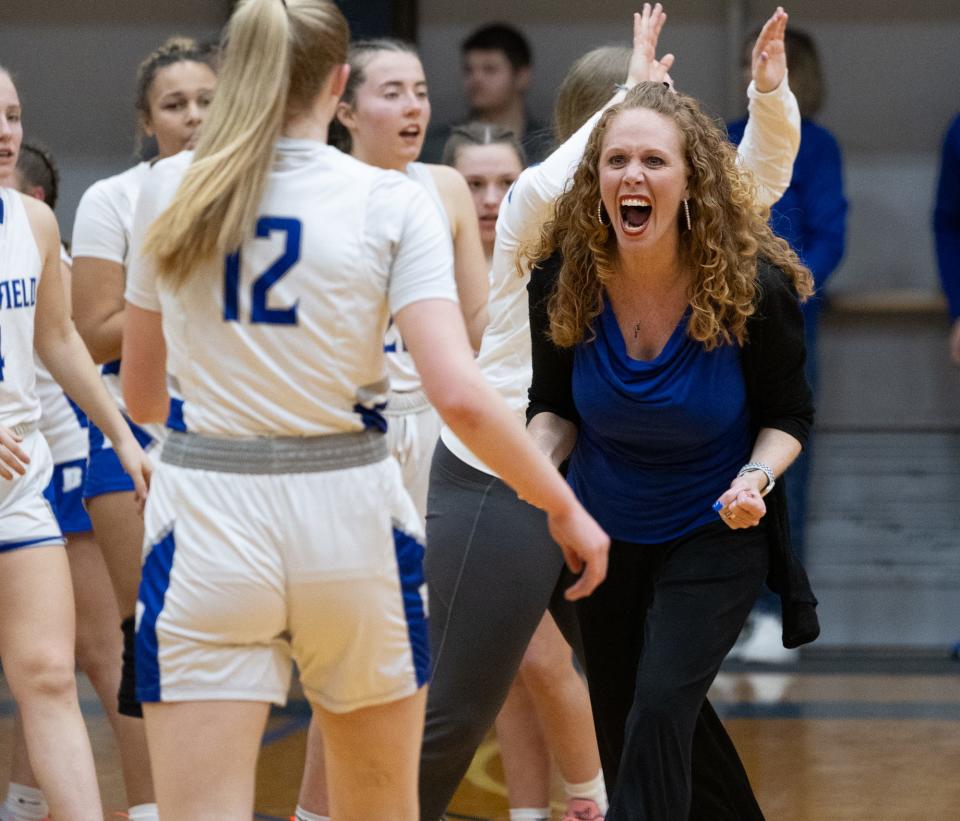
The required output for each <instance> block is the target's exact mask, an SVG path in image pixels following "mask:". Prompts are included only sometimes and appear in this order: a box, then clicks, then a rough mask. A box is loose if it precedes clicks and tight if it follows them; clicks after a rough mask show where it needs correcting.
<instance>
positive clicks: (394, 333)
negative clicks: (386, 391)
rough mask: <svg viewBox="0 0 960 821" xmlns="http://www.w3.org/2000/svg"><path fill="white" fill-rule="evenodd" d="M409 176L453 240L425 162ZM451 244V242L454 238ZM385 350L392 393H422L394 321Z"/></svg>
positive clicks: (411, 166) (411, 165)
mask: <svg viewBox="0 0 960 821" xmlns="http://www.w3.org/2000/svg"><path fill="white" fill-rule="evenodd" d="M407 176H408V177H410V179H411V180H414V181H415V182H418V183H420V185H422V186H423V188H424V190H425V191H426V192H427V193H428V194H429V195H430V199H431V200H433V203H434V205H436V207H437V212H438V213H439V214H440V218H441V219H442V220H443V225H444V227H445V228H446V229H447V236H448V237H452V233H453V232H452V229H451V227H450V217H448V216H447V209H446V207H445V206H444V204H443V199H442V198H441V197H440V191H439V190H438V188H437V183H436V181H435V180H434V179H433V174H432V173H431V172H430V168H429V166H427V165H424V163H422V162H412V163H409V164H408V165H407ZM451 242H452V239H451ZM383 350H384V353H386V355H387V374H388V375H389V376H390V390H392V391H396V392H398V393H410V392H412V391H418V390H420V374H418V373H417V366H416V365H414V364H413V357H412V356H410V354H409V352H408V351H407V349H406V347H405V346H404V344H403V339H401V337H400V331H399V330H398V329H397V326H396V325H394V324H393V322H392V321H391V322H390V324H389V326H388V327H387V333H386V334H385V335H384V338H383Z"/></svg>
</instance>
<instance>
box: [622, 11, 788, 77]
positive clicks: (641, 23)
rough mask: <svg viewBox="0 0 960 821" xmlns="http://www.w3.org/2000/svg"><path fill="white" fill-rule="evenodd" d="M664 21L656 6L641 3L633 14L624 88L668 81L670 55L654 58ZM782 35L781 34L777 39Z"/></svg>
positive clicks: (662, 12) (670, 64) (663, 14)
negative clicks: (649, 81) (630, 52)
mask: <svg viewBox="0 0 960 821" xmlns="http://www.w3.org/2000/svg"><path fill="white" fill-rule="evenodd" d="M666 21H667V13H666V12H665V11H664V10H663V6H661V5H660V4H659V3H657V4H656V5H655V6H653V7H651V6H650V4H649V3H644V4H643V11H642V12H639V13H634V15H633V54H631V55H630V65H629V66H628V67H627V81H626V84H627V87H628V88H633V87H634V86H635V85H636V84H637V83H642V82H643V81H644V80H652V81H654V82H657V83H663V82H672V81H671V80H670V75H669V73H668V72H669V71H670V67H671V66H672V65H673V59H674V58H673V55H672V54H665V55H664V56H663V57H661V58H660V59H659V60H658V59H657V40H659V39H660V31H661V29H663V24H664V23H665V22H666ZM782 36H783V35H782V34H781V38H782ZM781 44H782V43H781Z"/></svg>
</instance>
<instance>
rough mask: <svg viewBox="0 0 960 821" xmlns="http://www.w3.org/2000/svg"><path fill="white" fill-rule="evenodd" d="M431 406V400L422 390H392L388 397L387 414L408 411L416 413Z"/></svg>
mask: <svg viewBox="0 0 960 821" xmlns="http://www.w3.org/2000/svg"><path fill="white" fill-rule="evenodd" d="M429 407H430V400H429V399H427V395H426V394H425V393H424V392H423V391H422V390H419V391H390V396H389V398H388V399H387V407H386V410H384V412H383V413H384V415H385V416H401V415H403V414H407V413H416V412H417V411H422V410H426V409H427V408H429Z"/></svg>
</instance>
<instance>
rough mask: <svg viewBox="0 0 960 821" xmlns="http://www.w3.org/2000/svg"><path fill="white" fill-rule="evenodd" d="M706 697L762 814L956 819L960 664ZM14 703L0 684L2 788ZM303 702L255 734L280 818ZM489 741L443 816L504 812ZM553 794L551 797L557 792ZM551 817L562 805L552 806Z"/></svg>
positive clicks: (739, 684)
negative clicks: (723, 725) (728, 733)
mask: <svg viewBox="0 0 960 821" xmlns="http://www.w3.org/2000/svg"><path fill="white" fill-rule="evenodd" d="M81 697H82V700H83V706H84V711H85V713H86V714H87V715H88V718H89V725H90V731H91V735H92V737H93V742H94V746H95V749H96V753H97V765H98V769H99V772H100V778H101V789H102V792H103V796H104V802H105V808H106V809H107V810H108V817H110V816H111V815H112V813H113V812H114V811H116V810H120V809H122V808H123V798H122V785H121V783H120V779H119V777H118V775H117V758H116V751H115V749H114V747H113V742H112V739H111V738H110V734H109V730H108V728H107V727H106V722H105V720H104V718H103V716H102V713H101V711H100V708H99V706H98V705H97V703H96V700H95V698H94V697H93V694H92V691H91V690H90V689H89V687H87V686H86V685H85V683H84V682H81ZM711 698H712V700H713V701H714V703H715V704H716V705H717V707H718V710H719V711H720V712H721V714H722V715H723V716H724V717H725V719H726V721H727V725H728V727H729V729H730V731H731V734H732V735H733V737H734V740H735V741H736V743H737V747H738V749H739V750H740V753H741V756H742V757H743V760H744V763H745V764H746V767H747V771H748V772H749V774H750V777H751V780H752V781H753V783H754V787H755V789H756V791H757V795H758V797H759V800H760V804H761V806H762V807H763V809H764V812H765V814H766V815H767V818H768V819H770V821H774V820H776V821H847V819H851V820H852V819H863V820H864V821H957V819H960V663H958V662H950V661H948V660H932V659H916V658H914V659H909V658H902V659H898V658H890V657H880V658H872V659H871V658H867V659H864V658H862V657H855V658H845V657H844V656H843V654H833V656H832V657H829V658H816V657H814V658H812V659H809V660H808V659H804V660H803V661H802V662H801V663H800V664H799V665H797V667H796V668H795V669H791V670H788V671H781V672H769V671H763V670H759V669H756V668H754V669H750V668H743V667H737V666H732V667H729V668H727V669H725V671H724V672H723V673H721V675H720V677H719V678H718V680H717V683H716V685H715V687H714V690H713V692H712V693H711ZM11 711H12V704H11V701H10V697H9V692H8V691H7V690H6V687H5V684H4V683H3V681H2V679H0V785H3V784H5V782H6V775H5V773H6V772H7V766H8V759H9V735H10V724H11V720H10V717H11ZM307 721H308V715H307V709H306V705H305V704H304V703H303V701H302V700H300V699H296V698H295V699H292V700H291V702H290V704H289V705H288V706H287V707H286V708H285V709H284V710H279V711H276V713H275V714H274V715H273V716H272V717H271V720H270V724H269V727H268V730H267V733H266V734H265V736H264V740H263V754H262V756H261V762H260V771H259V775H258V792H257V815H256V818H258V819H264V820H265V821H272V820H274V819H279V820H280V821H286V819H287V818H289V816H290V813H291V812H292V810H293V807H294V804H295V799H296V793H297V786H298V783H299V779H300V769H301V766H302V760H303V751H304V743H305V729H306V725H307ZM504 796H505V790H504V786H503V775H502V771H501V768H500V760H499V755H498V750H497V744H496V739H495V738H493V737H492V736H491V737H490V738H489V739H488V740H487V741H486V742H485V743H484V745H483V746H482V747H481V749H480V750H479V752H478V754H477V756H476V758H475V760H474V763H473V766H472V767H471V770H470V772H469V774H468V776H467V778H466V779H465V781H464V783H463V784H462V785H461V788H460V791H459V792H458V794H457V797H456V800H455V802H454V804H453V805H452V807H451V816H450V817H451V818H459V819H490V820H491V821H493V819H498V820H499V819H507V818H508V815H507V804H506V800H505V797H504ZM557 798H559V796H557ZM555 806H556V809H557V810H558V812H557V817H559V810H560V809H561V805H560V804H559V802H558V803H556V805H555Z"/></svg>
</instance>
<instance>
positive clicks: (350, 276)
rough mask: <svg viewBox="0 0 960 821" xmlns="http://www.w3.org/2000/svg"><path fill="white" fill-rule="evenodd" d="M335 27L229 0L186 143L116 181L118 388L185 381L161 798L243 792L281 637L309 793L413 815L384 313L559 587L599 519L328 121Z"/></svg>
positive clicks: (149, 597) (163, 676)
mask: <svg viewBox="0 0 960 821" xmlns="http://www.w3.org/2000/svg"><path fill="white" fill-rule="evenodd" d="M348 39H349V32H348V30H347V26H346V22H345V20H344V19H343V16H342V15H341V13H340V12H339V11H338V10H337V8H336V6H335V5H334V4H333V3H332V2H325V0H286V2H280V0H243V2H241V3H240V4H239V5H238V6H237V9H236V11H235V12H234V14H233V17H232V19H231V22H230V24H229V27H228V31H227V35H226V43H227V46H226V54H225V58H224V63H223V69H222V73H221V83H220V90H219V92H218V96H217V98H216V100H215V101H214V103H213V105H212V108H211V112H210V116H209V119H208V122H207V125H206V128H205V132H204V134H203V135H202V136H201V139H200V142H199V144H198V149H197V152H196V155H195V156H193V157H192V158H191V157H190V155H181V156H179V157H175V158H171V159H170V160H167V161H164V162H160V163H159V164H157V166H156V167H155V168H154V169H152V170H151V172H150V175H149V176H150V179H149V182H148V183H147V184H146V186H145V188H144V190H143V191H142V193H141V197H140V201H139V203H138V209H137V216H136V220H135V222H136V225H137V228H135V232H134V234H135V237H134V246H135V249H136V250H135V251H134V261H133V264H132V266H131V272H130V281H129V283H128V286H127V292H126V293H127V308H126V311H125V317H124V323H125V324H124V332H123V358H124V362H125V365H124V369H123V373H122V378H123V386H124V397H125V399H126V400H127V404H128V408H129V411H130V413H131V416H132V417H133V419H134V421H138V422H144V423H146V422H158V421H160V420H162V418H163V417H164V415H165V414H166V412H167V406H168V403H169V396H168V393H167V388H166V384H167V382H166V376H167V373H168V372H169V373H170V376H171V378H172V379H173V380H175V381H176V382H177V384H178V385H179V388H180V391H181V393H182V397H183V403H184V404H183V415H182V420H183V425H182V427H183V428H184V430H183V431H182V432H172V433H171V434H170V436H169V438H168V439H167V441H166V443H165V445H164V449H163V454H162V463H161V466H160V469H159V471H158V475H157V479H156V482H155V485H154V489H153V492H152V493H151V497H150V501H149V504H148V508H147V512H146V534H147V535H146V541H145V545H146V546H145V560H144V570H143V582H142V584H141V591H140V599H139V604H138V626H137V645H136V646H137V694H138V696H139V697H140V699H141V701H142V702H143V703H144V708H145V710H144V711H145V717H146V720H147V736H148V741H149V744H150V754H151V761H152V764H153V768H154V774H155V776H156V787H157V796H158V802H159V806H160V814H161V817H170V818H230V819H234V818H236V819H241V818H249V817H250V815H251V813H252V809H253V784H254V771H255V763H256V758H257V752H258V750H259V744H260V738H261V735H262V731H263V728H264V725H265V722H266V718H267V713H268V709H269V704H270V703H271V702H274V703H282V702H283V701H284V700H285V698H286V693H287V686H288V683H289V676H290V659H291V657H292V658H294V659H295V660H296V661H297V663H298V667H299V669H300V673H301V681H302V683H303V687H304V690H305V692H306V693H307V696H308V698H309V700H310V702H311V704H312V705H313V708H314V710H315V712H316V713H317V714H318V715H319V716H320V718H321V723H322V725H323V736H324V743H325V746H326V750H327V768H328V777H329V782H330V800H331V806H332V809H333V814H334V815H335V816H336V817H337V818H338V819H343V821H351V820H352V819H358V820H359V819H364V820H365V821H366V819H371V818H391V819H398V820H399V821H407V820H409V821H412V819H415V818H416V817H417V798H416V772H417V755H418V751H419V742H420V733H421V729H422V726H423V704H424V700H425V687H424V685H425V683H426V678H427V675H428V671H429V658H428V653H427V647H426V625H425V612H424V600H423V596H422V593H421V588H422V586H423V575H422V569H421V566H420V562H421V554H422V548H421V543H422V539H423V534H422V529H421V524H420V519H419V516H418V515H417V512H416V509H415V508H414V506H413V504H412V502H411V501H410V498H409V496H408V495H407V494H406V492H405V491H404V490H403V486H402V483H401V478H400V474H399V467H398V465H397V463H396V461H395V460H393V459H391V458H389V457H388V455H387V449H386V443H385V441H384V438H383V432H384V430H385V421H384V418H383V415H382V409H383V407H384V404H385V400H386V395H387V389H388V385H387V382H386V373H385V368H384V363H383V352H382V339H383V332H384V331H385V330H386V324H387V319H388V317H389V316H392V317H393V319H394V321H395V322H396V323H397V325H398V327H399V330H400V332H401V334H402V336H403V338H404V340H405V342H406V344H407V346H408V347H409V349H410V351H411V353H412V355H413V357H414V360H415V362H416V364H417V369H418V371H419V373H420V374H421V377H422V379H423V384H424V390H425V391H426V393H427V396H428V398H429V399H430V401H431V403H432V404H433V405H434V406H435V407H437V409H438V411H439V412H440V413H441V416H443V417H445V418H446V420H447V421H448V423H449V424H451V426H452V427H453V428H454V429H456V430H457V431H458V433H459V435H461V436H463V437H464V438H465V440H467V441H469V442H470V447H472V448H475V449H476V450H477V451H478V452H480V453H482V454H483V457H482V458H484V459H486V460H489V462H490V463H491V464H493V465H496V469H497V470H498V471H500V472H501V473H502V475H503V476H504V478H505V480H506V481H509V482H511V483H513V485H514V487H515V488H516V490H517V491H518V492H519V493H520V494H522V495H523V496H524V498H526V499H527V500H528V501H529V502H530V503H531V504H532V505H535V506H537V507H540V508H543V509H544V510H546V511H547V514H548V519H549V522H550V525H551V527H552V528H553V532H554V534H555V537H556V538H557V540H558V542H559V543H560V544H561V545H562V546H563V547H564V548H565V549H566V550H567V551H568V556H569V558H570V562H571V566H572V567H574V568H575V569H577V570H579V569H583V570H584V574H583V576H581V578H580V580H579V581H578V582H577V583H576V584H575V585H574V586H573V587H572V588H571V589H570V590H569V591H568V592H567V595H569V596H571V597H572V598H577V597H580V596H582V595H586V594H588V593H589V592H590V591H592V590H593V588H594V587H595V586H596V585H597V584H598V583H599V581H600V580H601V579H602V577H603V575H604V567H603V563H604V557H605V550H606V547H605V545H606V541H607V540H606V537H605V535H604V534H603V533H602V532H601V531H599V529H598V528H596V526H595V524H594V523H593V522H592V521H591V520H590V519H589V518H588V517H585V516H584V515H583V513H582V510H581V509H579V508H578V507H577V506H576V505H574V504H573V503H572V495H571V494H570V491H569V489H568V488H567V486H566V485H565V483H564V482H563V481H562V479H561V478H560V476H559V474H558V473H557V472H556V471H555V470H554V468H553V467H552V466H551V465H550V463H549V461H548V460H546V459H545V458H543V457H542V456H541V454H539V452H538V451H537V450H536V448H535V446H534V445H533V443H532V442H531V441H530V440H529V439H528V438H527V437H526V435H525V434H524V432H523V430H522V426H520V425H519V424H518V423H517V421H516V420H513V419H511V418H510V414H509V413H508V411H507V409H506V408H505V407H504V406H503V404H502V403H500V402H498V401H497V399H496V395H495V394H494V393H493V392H492V391H491V389H490V388H488V387H487V386H486V384H485V383H484V382H483V380H482V378H481V377H480V374H479V372H478V371H477V370H476V367H475V365H474V363H473V352H472V349H471V347H470V344H469V341H468V338H467V334H466V330H465V328H464V325H463V319H462V316H461V313H460V310H459V307H458V304H457V297H456V285H455V282H454V279H453V275H452V254H451V249H450V237H449V233H448V232H446V231H445V230H444V228H443V226H442V224H441V222H440V218H439V216H438V214H437V211H436V208H435V206H434V205H433V204H432V203H431V201H430V199H429V195H427V194H426V193H425V191H424V190H423V188H422V187H421V186H418V185H417V184H415V183H413V182H412V181H410V180H408V179H406V178H405V177H403V176H402V175H399V174H396V173H392V172H387V171H382V170H380V169H376V168H373V167H372V166H369V165H366V164H364V163H360V162H358V161H356V160H354V159H353V158H350V157H348V156H346V155H344V154H342V153H341V152H339V151H338V150H337V149H335V148H332V147H330V146H327V145H326V141H327V132H328V127H329V124H330V121H331V119H332V118H333V116H334V112H335V109H336V105H337V99H338V97H339V95H340V93H341V92H342V91H343V87H344V84H345V82H346V79H347V74H348V69H347V68H346V67H345V66H344V60H345V59H346V51H347V42H348ZM140 238H143V245H142V250H141V246H140ZM185 738H189V739H190V742H189V743H187V744H185V743H184V739H185Z"/></svg>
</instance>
